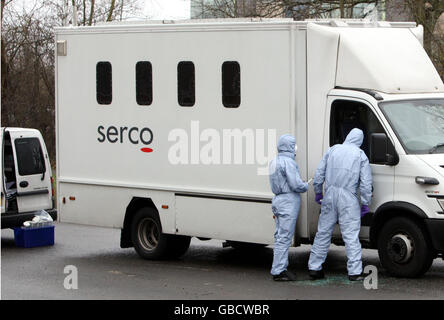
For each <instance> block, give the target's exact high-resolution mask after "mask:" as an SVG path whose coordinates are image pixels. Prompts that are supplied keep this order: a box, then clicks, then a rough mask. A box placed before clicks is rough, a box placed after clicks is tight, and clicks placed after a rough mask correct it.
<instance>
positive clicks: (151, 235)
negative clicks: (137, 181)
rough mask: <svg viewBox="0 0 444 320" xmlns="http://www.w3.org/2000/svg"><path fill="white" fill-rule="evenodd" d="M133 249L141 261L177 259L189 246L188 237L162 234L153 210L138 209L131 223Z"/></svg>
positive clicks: (155, 212)
mask: <svg viewBox="0 0 444 320" xmlns="http://www.w3.org/2000/svg"><path fill="white" fill-rule="evenodd" d="M131 240H132V242H133V245H134V249H135V250H136V252H137V253H138V254H139V256H140V257H142V258H143V259H148V260H160V259H167V258H178V257H180V256H182V255H183V254H184V253H185V252H186V251H187V249H188V247H189V246H190V240H191V238H190V237H186V236H176V235H169V234H164V233H162V225H161V223H160V219H159V214H158V213H157V211H156V210H155V209H153V208H149V207H146V208H141V209H139V210H138V211H137V212H136V214H135V215H134V218H133V220H132V223H131Z"/></svg>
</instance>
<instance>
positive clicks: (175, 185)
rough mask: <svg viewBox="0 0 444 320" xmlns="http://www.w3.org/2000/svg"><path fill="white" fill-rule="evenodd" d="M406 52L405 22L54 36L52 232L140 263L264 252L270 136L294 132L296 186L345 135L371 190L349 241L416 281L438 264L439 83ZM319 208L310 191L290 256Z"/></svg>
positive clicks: (269, 236)
mask: <svg viewBox="0 0 444 320" xmlns="http://www.w3.org/2000/svg"><path fill="white" fill-rule="evenodd" d="M421 42H422V27H421V26H419V27H417V26H416V25H415V24H414V23H386V22H379V23H374V22H369V21H365V20H351V21H304V22H295V21H292V20H290V19H280V20H254V19H253V20H248V21H246V20H220V21H218V20H216V21H184V22H177V21H176V22H174V21H170V22H166V21H165V22H153V23H131V24H112V23H111V24H103V25H98V26H93V27H64V28H58V29H56V44H57V49H56V53H57V59H56V106H57V108H56V122H57V190H58V196H57V201H58V208H59V215H60V220H61V221H63V222H71V223H80V224H89V225H97V226H104V227H113V228H120V229H122V233H121V246H122V247H131V246H134V247H135V249H136V251H137V252H138V253H139V255H140V256H141V257H143V258H148V259H156V258H163V257H168V256H169V257H171V256H179V255H181V254H183V253H184V252H185V251H186V250H187V248H188V246H189V243H190V237H192V236H195V237H199V238H201V239H207V238H213V239H221V240H227V241H231V242H229V243H231V244H232V245H233V246H235V245H239V244H242V243H251V244H272V243H273V234H274V220H273V215H272V212H271V199H272V193H271V191H270V187H269V182H268V176H267V174H266V172H267V170H268V169H267V164H268V162H269V160H270V159H271V158H273V157H274V155H275V153H276V150H275V146H276V140H277V139H278V138H279V136H280V135H282V134H284V133H290V134H293V135H295V136H296V140H297V144H298V152H297V156H296V160H297V162H298V164H299V167H300V171H301V175H302V177H303V178H304V179H306V180H308V179H309V178H311V177H313V175H314V171H315V169H316V167H317V165H318V163H319V161H320V159H321V157H322V154H323V153H324V152H325V150H327V148H329V147H330V146H332V145H334V144H336V143H342V142H343V140H344V138H345V136H346V134H347V133H348V131H349V130H350V129H351V128H353V127H358V128H360V129H362V130H363V131H364V133H365V140H364V143H363V146H362V148H363V150H364V151H365V152H366V154H367V155H368V157H369V159H370V162H371V168H372V173H373V180H374V183H373V198H372V204H371V208H370V209H371V213H370V214H368V215H367V216H366V217H365V218H364V219H363V220H362V231H361V234H360V236H361V240H362V244H363V246H364V247H368V248H375V249H378V250H379V255H380V259H381V263H382V265H383V266H384V268H386V270H387V271H388V272H389V273H390V274H393V275H396V276H403V277H415V276H419V275H421V274H423V273H424V272H426V271H427V270H428V269H429V267H430V266H431V264H432V261H433V259H435V258H438V257H442V254H443V252H444V154H443V153H444V85H443V82H442V81H441V79H440V77H439V75H438V73H437V71H436V70H435V68H434V67H433V65H432V63H431V61H430V59H429V58H428V56H427V54H426V52H425V51H424V50H423V48H422V45H421ZM319 212H320V207H319V205H318V204H316V203H315V201H314V192H313V189H312V188H311V189H310V190H309V191H308V192H307V193H305V194H303V195H302V205H301V209H300V213H299V219H298V223H297V227H296V229H297V230H296V235H295V239H294V245H295V246H297V245H299V244H309V243H312V241H313V239H314V236H315V234H316V230H317V222H318V217H319ZM333 242H334V243H337V244H341V243H342V241H341V237H340V232H339V229H338V228H337V229H336V230H335V232H334V235H333Z"/></svg>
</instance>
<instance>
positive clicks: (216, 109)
mask: <svg viewBox="0 0 444 320" xmlns="http://www.w3.org/2000/svg"><path fill="white" fill-rule="evenodd" d="M239 28H240V29H236V28H230V29H227V30H216V31H203V30H199V31H187V29H183V30H182V29H180V28H179V27H178V30H171V31H170V32H163V31H158V30H157V29H156V31H153V32H150V31H149V29H147V30H146V32H140V30H139V32H109V33H107V32H101V33H97V34H96V33H88V32H86V31H85V32H80V31H75V30H74V31H73V32H72V33H68V32H64V33H62V34H58V35H57V40H66V41H67V48H68V51H67V55H66V56H59V57H57V80H58V84H57V119H58V120H57V121H58V123H57V127H58V129H57V130H58V140H57V146H58V174H59V176H58V179H59V190H58V191H59V196H58V201H59V205H60V206H59V208H60V216H61V220H62V221H69V222H76V223H85V224H95V225H102V226H112V227H121V225H122V221H123V216H124V213H125V208H126V206H127V205H128V203H129V201H130V200H131V197H132V196H135V194H139V193H144V194H145V195H148V196H151V193H152V191H153V190H154V191H158V192H167V193H168V192H187V193H196V194H202V193H206V194H212V195H225V196H230V197H241V198H242V197H244V198H251V197H253V198H254V197H255V198H261V199H268V200H271V198H272V194H271V192H270V188H269V182H268V176H267V175H266V174H264V173H267V172H268V169H267V168H268V158H272V157H273V156H274V155H275V153H276V149H275V145H276V141H277V139H278V138H279V136H280V135H282V134H284V133H293V134H294V132H293V131H294V130H295V120H294V119H295V117H296V116H299V115H298V114H297V113H296V114H293V115H292V114H291V108H293V110H294V103H295V98H294V93H295V91H294V88H291V86H292V84H293V85H294V83H295V81H293V82H291V81H289V79H291V77H292V70H291V63H290V61H291V57H292V55H291V54H292V53H291V48H290V37H291V35H292V34H291V33H290V31H289V27H288V25H283V26H280V27H279V28H277V27H275V28H270V29H264V30H261V28H260V27H258V28H257V29H256V30H251V29H249V30H245V31H244V30H242V29H241V27H239ZM179 29H180V30H179ZM301 43H302V44H303V43H304V42H303V41H301ZM299 59H300V60H301V61H302V60H304V59H305V57H304V56H300V57H299ZM101 61H108V62H110V63H111V65H112V102H111V104H109V105H103V104H102V105H101V104H98V102H97V101H96V65H97V63H98V62H101ZM139 61H149V62H151V65H152V78H153V102H152V104H151V105H145V106H141V105H138V104H137V102H136V93H135V66H136V63H137V62H139ZM181 61H192V62H193V63H194V67H195V88H196V89H195V97H196V98H195V104H194V106H191V107H181V106H179V104H178V100H177V99H178V98H177V90H178V88H177V67H178V63H179V62H181ZM226 61H236V62H238V63H239V65H240V81H241V104H240V106H239V107H238V108H226V107H224V106H223V104H222V94H221V93H222V88H221V87H222V83H221V82H222V79H221V78H222V75H221V68H222V64H223V63H224V62H226ZM304 77H305V70H301V73H300V76H299V77H298V79H297V81H304ZM73 79H75V80H74V81H75V88H76V89H75V90H73V89H72V88H73ZM298 90H299V89H298ZM299 93H301V92H299ZM299 93H298V94H299ZM301 94H303V92H302V93H301ZM298 101H299V100H298ZM304 122H305V121H304ZM303 128H304V127H303V126H301V127H300V128H299V129H297V130H298V131H297V132H298V133H297V137H296V139H299V140H300V141H301V144H302V145H303V140H305V131H304V129H303ZM224 130H238V132H240V133H241V134H242V138H241V143H242V144H241V147H242V148H241V150H243V152H242V153H243V154H242V157H241V158H242V162H241V163H235V154H234V153H235V148H236V146H239V144H236V143H237V142H236V141H235V140H234V139H233V138H232V137H230V136H229V135H228V138H227V137H225V136H224V133H225V131H224ZM231 132H233V131H231ZM228 133H229V132H228ZM298 135H300V137H298ZM251 137H253V140H252V139H251ZM151 138H152V141H151V142H150V143H149V144H144V141H145V142H148V141H149V140H150V139H151ZM199 140H200V141H199ZM228 140H230V141H228ZM209 143H212V144H213V146H216V150H218V146H219V144H220V146H221V147H222V150H221V152H220V154H217V152H216V154H213V153H210V154H213V155H214V157H213V158H212V160H211V161H210V162H211V164H206V163H205V161H204V158H205V157H204V156H205V150H204V147H205V146H207V147H208V146H209ZM229 143H231V147H230V148H228V147H227V146H228V145H229ZM173 147H176V149H173V150H172V148H173ZM148 148H149V149H150V150H149V151H151V152H146V151H147V150H148ZM142 149H145V152H144V150H142ZM184 150H185V152H186V154H184ZM207 151H208V148H207ZM246 152H250V153H248V154H246ZM178 154H179V157H177V155H178ZM230 154H231V156H229V155H230ZM202 155H203V156H202ZM206 155H208V153H207V154H206ZM249 155H250V156H251V155H252V156H253V160H254V161H255V162H260V165H259V166H258V165H256V164H255V163H249V162H247V160H248V159H250V160H251V157H250V158H249V157H248V156H249ZM266 155H269V157H268V158H267V157H264V156H266ZM211 157H212V156H210V158H211ZM178 158H180V159H179V160H178ZM207 159H208V158H207ZM250 160H248V161H250ZM225 161H227V163H226V162H225ZM299 161H300V162H301V163H302V165H301V171H304V172H305V165H304V161H303V159H300V160H299ZM250 162H251V161H250ZM260 170H262V171H260ZM80 185H81V187H79V186H80ZM88 185H90V186H91V187H89V186H88ZM100 186H103V187H100ZM108 186H116V189H115V190H114V189H112V187H108ZM125 186H127V187H129V188H132V189H131V191H127V190H124V188H125ZM111 189H112V190H111ZM136 189H137V190H138V191H137V192H136V193H134V192H133V191H134V190H136ZM117 190H119V191H117ZM142 190H145V191H142ZM93 191H94V192H93ZM71 193H72V194H73V195H74V196H75V197H76V200H75V201H73V202H72V203H69V205H70V206H71V207H69V209H67V208H68V202H66V204H63V203H61V200H62V197H67V196H69V195H71ZM76 194H77V195H76ZM79 195H81V199H83V198H86V197H92V196H94V197H96V198H95V199H96V200H93V203H92V205H93V207H91V205H89V202H87V201H85V202H83V200H82V202H76V201H77V199H78V197H79ZM137 196H139V195H137ZM98 199H100V200H98ZM65 200H66V199H65ZM66 201H67V200H66ZM74 203H75V204H74ZM205 203H206V202H205ZM217 203H218V202H217ZM192 204H193V205H194V206H199V207H200V205H199V203H197V202H193V203H192ZM156 206H157V204H156ZM172 207H174V205H173V206H172ZM227 207H229V208H230V209H229V210H230V212H231V211H232V213H230V214H229V215H228V216H227V217H235V216H236V215H237V214H239V215H243V218H242V220H243V221H255V219H257V215H258V214H260V215H263V216H264V217H266V218H264V219H267V221H268V222H267V223H266V225H265V226H264V228H265V229H263V230H258V232H260V233H263V232H265V230H266V233H267V235H266V238H265V240H267V242H268V240H269V239H270V235H272V234H273V231H272V229H273V227H274V221H273V219H272V214H271V210H270V208H269V205H263V204H261V205H260V206H259V207H260V208H258V207H257V205H256V204H254V203H250V202H247V203H246V204H241V203H239V202H237V201H236V202H233V204H232V205H231V204H230V205H229V204H228V203H227ZM158 210H160V209H159V207H158ZM215 210H216V211H215V212H216V213H217V214H223V213H222V212H221V211H220V210H219V209H218V208H216V207H215ZM267 210H270V211H268V213H266V212H267ZM257 211H258V212H259V213H258V212H257ZM235 213H236V214H235ZM173 214H174V213H173ZM177 214H178V216H181V218H182V217H185V216H187V215H188V214H189V215H190V218H189V219H192V221H194V219H195V218H200V217H203V215H205V214H207V213H205V212H203V211H202V210H201V208H199V210H195V209H193V208H192V207H191V206H190V203H187V205H185V206H183V207H180V208H177ZM196 215H197V216H196ZM165 219H166V218H165V216H163V215H161V222H162V226H164V225H165V226H166V230H170V231H171V230H174V228H173V226H175V224H174V223H173V221H174V220H173V219H170V218H168V220H165ZM212 223H213V227H216V225H215V224H216V223H219V221H213V222H212ZM232 226H235V227H236V228H238V229H239V232H238V233H239V234H249V233H250V231H251V230H252V229H251V226H248V225H246V224H244V225H239V224H235V223H233V221H232V220H228V221H226V222H225V229H226V230H227V234H226V235H225V236H224V235H221V236H220V237H221V238H227V236H231V234H232V231H231V230H229V229H231V228H232ZM179 230H180V229H179ZM184 230H185V229H184ZM186 230H187V233H188V234H189V235H195V234H198V233H199V234H200V232H201V229H200V228H199V227H198V226H197V225H189V226H188V227H187V229H186ZM170 231H168V232H170ZM168 232H167V233H168ZM179 232H180V231H179ZM253 238H254V237H252V238H251V239H253ZM242 239H244V238H242ZM254 239H257V238H254ZM261 239H263V238H261ZM232 240H239V239H232ZM261 241H264V240H261Z"/></svg>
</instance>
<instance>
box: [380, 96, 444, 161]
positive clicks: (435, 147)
mask: <svg viewBox="0 0 444 320" xmlns="http://www.w3.org/2000/svg"><path fill="white" fill-rule="evenodd" d="M379 106H380V108H381V109H382V112H383V113H384V115H385V116H386V118H387V119H388V121H389V122H390V124H391V126H392V128H393V130H394V131H395V133H396V135H397V136H398V138H399V140H400V141H401V143H402V145H403V147H404V149H405V151H406V152H407V153H411V154H428V153H430V154H431V153H444V99H424V100H405V101H393V102H381V103H379Z"/></svg>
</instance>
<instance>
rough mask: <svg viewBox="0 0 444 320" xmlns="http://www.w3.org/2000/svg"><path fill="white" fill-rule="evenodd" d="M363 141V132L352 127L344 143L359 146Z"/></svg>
mask: <svg viewBox="0 0 444 320" xmlns="http://www.w3.org/2000/svg"><path fill="white" fill-rule="evenodd" d="M363 141H364V133H363V132H362V130H361V129H358V128H354V129H352V130H351V131H350V133H349V134H348V135H347V138H345V141H344V143H349V144H354V145H355V146H357V147H358V148H359V147H361V145H362V142H363Z"/></svg>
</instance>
